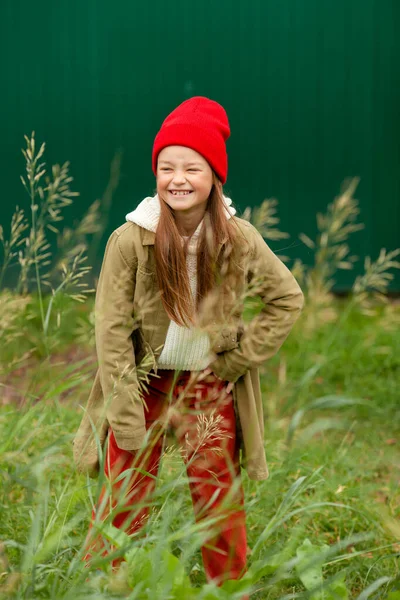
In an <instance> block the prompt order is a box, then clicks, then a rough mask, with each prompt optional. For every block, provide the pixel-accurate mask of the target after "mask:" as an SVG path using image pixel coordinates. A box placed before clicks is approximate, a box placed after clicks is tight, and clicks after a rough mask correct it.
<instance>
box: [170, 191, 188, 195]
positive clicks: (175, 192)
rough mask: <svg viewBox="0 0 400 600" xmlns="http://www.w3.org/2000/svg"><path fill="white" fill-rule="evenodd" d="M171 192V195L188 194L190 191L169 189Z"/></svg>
mask: <svg viewBox="0 0 400 600" xmlns="http://www.w3.org/2000/svg"><path fill="white" fill-rule="evenodd" d="M171 194H172V195H173V196H187V195H188V194H190V191H183V190H182V191H181V192H177V191H171Z"/></svg>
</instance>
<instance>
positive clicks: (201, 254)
mask: <svg viewBox="0 0 400 600" xmlns="http://www.w3.org/2000/svg"><path fill="white" fill-rule="evenodd" d="M160 207H161V213H160V219H159V222H158V225H157V230H156V237H155V246H154V252H155V262H156V273H157V280H158V286H159V289H160V293H161V299H162V302H163V304H164V308H165V310H166V312H167V314H168V316H169V317H170V319H172V320H173V321H175V322H176V323H177V324H178V325H182V326H186V327H187V326H189V325H190V324H191V323H193V322H194V315H195V311H196V309H197V308H198V307H199V304H200V302H201V301H202V300H203V299H204V298H205V296H206V295H207V293H208V292H210V291H211V290H212V289H213V287H214V286H215V284H216V281H217V279H216V277H217V259H218V256H217V255H218V251H219V250H220V248H221V245H222V243H223V242H224V244H225V246H226V247H227V248H232V247H233V244H234V237H235V233H236V227H235V225H234V221H233V219H232V218H231V219H227V217H226V213H225V211H226V204H225V201H224V196H223V192H222V184H221V182H220V180H219V179H218V177H217V176H216V175H215V173H214V174H213V186H212V188H211V192H210V196H209V198H208V203H207V209H206V212H205V215H204V223H203V226H202V228H201V233H200V237H199V240H198V245H197V295H196V298H195V299H194V300H195V302H193V299H192V293H191V290H190V284H189V276H188V272H187V266H186V256H187V247H188V242H186V243H185V244H182V238H181V235H180V233H179V231H178V227H177V225H176V222H175V217H174V213H173V210H172V209H171V208H170V206H168V204H167V203H166V202H165V201H164V200H163V199H162V197H160ZM228 253H229V252H228ZM225 254H226V253H225Z"/></svg>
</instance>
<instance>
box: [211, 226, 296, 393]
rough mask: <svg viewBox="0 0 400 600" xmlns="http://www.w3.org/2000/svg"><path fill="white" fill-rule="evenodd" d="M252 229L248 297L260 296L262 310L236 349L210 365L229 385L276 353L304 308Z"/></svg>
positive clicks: (282, 268)
mask: <svg viewBox="0 0 400 600" xmlns="http://www.w3.org/2000/svg"><path fill="white" fill-rule="evenodd" d="M252 230H253V233H254V246H253V250H252V256H251V262H250V269H249V277H248V285H249V292H250V294H254V295H257V296H259V297H260V299H261V301H262V308H261V311H260V312H259V314H257V315H256V316H255V317H254V318H253V319H252V320H251V322H250V323H247V325H246V326H245V328H244V332H243V335H242V337H241V339H240V343H239V347H238V348H235V349H233V350H228V351H226V352H223V353H221V354H219V355H217V358H216V360H215V361H214V362H212V364H211V365H210V368H211V369H212V370H213V371H214V373H215V374H216V375H217V376H218V377H221V379H225V380H227V381H232V382H236V381H237V380H238V379H239V377H241V376H242V375H244V374H245V373H246V371H247V370H248V369H250V368H253V367H259V366H260V365H262V364H263V363H264V362H265V361H266V360H268V359H269V358H271V357H272V356H274V355H275V354H276V353H277V352H278V350H279V348H280V347H281V346H282V344H283V342H284V341H285V339H286V338H287V336H288V335H289V333H290V330H291V329H292V327H293V325H294V323H295V321H296V320H297V318H298V317H299V315H300V313H301V310H302V308H303V305H304V295H303V292H302V291H301V288H300V286H299V284H298V283H297V281H296V279H295V277H294V276H293V275H292V273H291V272H290V270H289V269H288V268H287V267H286V265H285V264H284V263H283V262H282V261H281V260H280V259H279V258H278V257H277V256H276V255H275V254H274V253H273V252H272V250H271V249H270V247H269V246H268V244H266V242H265V241H264V239H263V238H262V236H261V235H260V234H259V233H258V231H257V230H256V229H255V228H252Z"/></svg>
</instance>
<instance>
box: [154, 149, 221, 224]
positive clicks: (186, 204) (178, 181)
mask: <svg viewBox="0 0 400 600" xmlns="http://www.w3.org/2000/svg"><path fill="white" fill-rule="evenodd" d="M212 186H213V171H212V169H211V167H210V165H209V164H208V162H207V161H206V160H205V158H203V156H202V155H201V154H199V153H198V152H196V151H195V150H192V149H191V148H187V147H186V146H167V147H166V148H163V149H162V150H161V152H160V154H159V155H158V161H157V193H158V194H159V196H160V197H161V198H163V199H164V200H165V202H166V203H167V204H168V206H170V207H171V208H172V210H173V211H179V212H180V211H184V212H186V214H190V213H191V212H196V213H198V212H201V211H203V212H204V211H205V210H206V207H207V202H208V198H209V196H210V192H211V189H212Z"/></svg>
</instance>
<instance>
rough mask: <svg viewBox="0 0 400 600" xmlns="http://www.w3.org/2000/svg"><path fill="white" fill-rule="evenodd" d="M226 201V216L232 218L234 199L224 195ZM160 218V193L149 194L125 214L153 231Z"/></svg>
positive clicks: (234, 211)
mask: <svg viewBox="0 0 400 600" xmlns="http://www.w3.org/2000/svg"><path fill="white" fill-rule="evenodd" d="M224 201H225V204H226V207H225V214H226V218H227V219H230V218H231V217H233V215H234V214H235V213H236V210H235V209H234V208H233V206H231V204H232V200H231V199H230V198H227V197H226V196H224ZM159 218H160V199H159V197H158V194H156V195H155V196H147V198H145V199H144V200H142V201H141V202H140V204H138V206H137V207H136V208H135V210H133V211H132V212H130V213H128V214H127V215H126V216H125V219H126V220H127V221H132V223H136V224H137V225H140V227H143V228H144V229H148V230H149V231H153V232H155V231H156V229H157V225H158V220H159Z"/></svg>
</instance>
